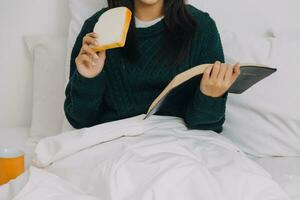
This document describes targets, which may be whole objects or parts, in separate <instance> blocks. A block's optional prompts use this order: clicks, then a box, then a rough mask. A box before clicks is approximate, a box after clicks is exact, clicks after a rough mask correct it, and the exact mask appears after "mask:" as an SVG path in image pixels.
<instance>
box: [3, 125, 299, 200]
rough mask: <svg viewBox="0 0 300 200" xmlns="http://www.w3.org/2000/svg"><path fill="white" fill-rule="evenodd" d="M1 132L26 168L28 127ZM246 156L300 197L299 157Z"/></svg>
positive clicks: (19, 183) (15, 188)
mask: <svg viewBox="0 0 300 200" xmlns="http://www.w3.org/2000/svg"><path fill="white" fill-rule="evenodd" d="M1 133H2V134H1V135H2V136H1V138H0V141H1V142H0V146H5V145H8V146H10V147H16V148H20V149H23V150H24V151H25V158H26V168H27V169H28V168H29V164H30V163H29V162H28V158H32V154H31V153H32V149H26V141H27V140H26V139H28V133H29V129H28V128H14V129H2V130H1ZM3 133H4V134H3ZM27 148H30V146H29V147H28V146H27ZM248 156H249V158H251V159H252V160H254V161H255V162H256V163H258V164H259V165H260V166H262V167H263V168H264V169H265V170H266V171H268V172H269V173H270V174H271V175H272V177H273V179H274V180H275V181H276V182H277V183H278V184H279V185H280V186H282V187H283V189H284V190H285V191H286V192H287V194H288V195H289V197H290V199H291V200H299V199H300V192H299V188H300V157H268V158H259V157H254V156H250V155H248ZM27 181H28V172H26V173H24V174H23V175H22V176H21V177H19V178H18V179H17V180H13V181H11V182H10V183H9V184H6V185H5V186H4V187H2V188H0V194H2V195H4V194H6V195H8V196H10V197H14V196H16V195H17V194H18V193H19V192H20V191H21V189H22V188H23V187H24V185H25V184H26V183H27ZM0 199H1V200H2V199H3V200H4V199H5V198H3V196H1V195H0Z"/></svg>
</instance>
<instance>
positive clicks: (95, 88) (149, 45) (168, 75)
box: [64, 5, 227, 133]
mask: <svg viewBox="0 0 300 200" xmlns="http://www.w3.org/2000/svg"><path fill="white" fill-rule="evenodd" d="M187 9H188V11H189V12H190V13H191V15H192V16H193V17H194V18H195V20H196V22H197V31H196V34H195V36H194V38H193V43H192V46H191V49H190V52H189V54H188V56H187V58H186V59H185V61H184V62H183V63H182V64H180V65H178V66H177V67H172V66H171V67H170V66H166V65H165V64H163V63H165V62H163V60H162V62H159V63H158V62H155V59H154V56H155V55H156V53H157V51H158V50H159V49H160V48H159V47H160V46H161V44H162V39H163V37H162V35H163V33H164V31H166V27H165V24H164V21H163V20H161V21H160V22H158V23H157V24H155V25H153V26H151V27H148V28H137V43H138V49H139V52H140V57H139V58H138V60H136V61H134V62H132V61H129V60H128V59H126V58H125V57H124V56H122V55H123V54H121V50H120V49H112V50H108V51H107V55H106V61H105V66H104V70H103V71H102V72H101V73H100V74H99V75H98V76H97V77H95V78H91V79H89V78H85V77H83V76H81V75H80V74H79V73H78V71H77V70H76V64H75V58H76V57H77V56H78V54H79V51H80V49H81V46H82V39H83V37H84V36H85V35H86V34H87V33H90V32H93V28H94V25H95V24H96V22H97V21H98V18H99V16H100V15H101V14H102V13H103V12H104V11H103V10H101V11H99V12H97V13H96V14H95V15H93V16H92V17H90V18H89V19H87V20H86V21H85V23H84V25H83V27H82V30H81V32H80V34H79V36H78V38H77V40H76V43H75V45H74V48H73V51H72V55H71V66H70V67H71V69H70V80H69V83H68V85H67V88H66V91H65V94H66V100H65V104H64V109H65V114H66V117H67V119H68V120H69V122H70V124H71V125H72V126H73V127H74V128H84V127H91V126H94V125H97V124H101V123H104V122H109V121H114V120H119V119H124V118H128V117H132V116H136V115H140V114H142V113H146V112H147V109H148V107H149V106H150V104H151V102H152V101H153V100H154V99H155V98H156V97H157V96H158V95H159V93H160V92H161V91H162V90H163V89H164V87H165V86H166V85H167V84H168V83H169V81H170V80H171V79H172V78H173V77H174V76H175V75H176V74H178V73H180V72H183V71H185V70H187V69H189V68H191V67H194V66H196V65H199V64H204V63H213V62H215V61H217V60H219V61H221V62H224V55H223V50H222V44H221V40H220V36H219V33H218V30H217V27H216V24H215V22H214V21H213V20H212V19H211V18H210V16H209V15H208V14H207V13H204V12H202V11H200V10H197V9H196V8H194V7H192V6H190V5H188V6H187ZM199 85H200V83H195V85H194V87H192V88H190V89H191V94H192V95H191V96H190V97H186V96H182V99H181V100H180V101H178V102H180V103H177V104H176V103H174V104H171V105H169V106H168V107H165V108H163V109H162V110H161V111H160V112H159V113H157V114H159V115H170V116H178V117H181V118H183V119H184V120H185V122H186V125H187V127H188V128H192V129H202V130H214V131H216V132H218V133H220V132H221V131H222V125H223V123H224V121H225V104H226V98H227V93H226V94H225V95H224V96H223V97H220V98H213V97H208V96H206V95H204V94H202V93H201V91H200V87H199ZM182 102H184V103H182Z"/></svg>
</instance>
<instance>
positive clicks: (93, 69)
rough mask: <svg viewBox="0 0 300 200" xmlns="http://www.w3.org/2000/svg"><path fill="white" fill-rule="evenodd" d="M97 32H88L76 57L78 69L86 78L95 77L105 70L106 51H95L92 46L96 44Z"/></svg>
mask: <svg viewBox="0 0 300 200" xmlns="http://www.w3.org/2000/svg"><path fill="white" fill-rule="evenodd" d="M96 38H97V34H96V33H88V34H87V35H86V36H85V37H84V38H83V42H82V48H81V50H80V53H79V55H78V56H77V58H76V59H75V63H76V67H77V71H78V72H79V73H80V75H82V76H83V77H85V78H94V77H96V76H97V75H98V74H100V73H101V72H102V70H103V67H104V63H105V58H106V53H105V51H101V52H98V53H96V52H94V51H93V50H92V49H91V47H90V46H93V45H94V46H96V45H97V42H96Z"/></svg>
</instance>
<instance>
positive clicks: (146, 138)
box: [14, 115, 289, 200]
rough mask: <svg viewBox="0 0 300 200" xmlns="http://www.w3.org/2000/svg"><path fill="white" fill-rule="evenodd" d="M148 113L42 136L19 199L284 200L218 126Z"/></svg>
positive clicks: (264, 172) (284, 197)
mask: <svg viewBox="0 0 300 200" xmlns="http://www.w3.org/2000/svg"><path fill="white" fill-rule="evenodd" d="M143 117H144V115H140V116H137V117H133V118H129V119H125V120H120V121H116V122H111V123H106V124H102V125H98V126H95V127H92V128H89V129H81V130H76V131H72V132H68V133H64V134H62V135H59V136H55V137H50V138H46V139H43V140H42V141H41V142H40V143H39V144H38V146H37V148H36V151H35V154H36V155H35V159H34V166H32V167H31V168H30V171H29V174H30V176H29V180H28V182H27V184H26V185H25V187H24V188H23V189H22V190H21V192H19V193H18V195H17V196H16V197H15V198H14V200H65V199H72V200H73V199H74V200H77V199H78V200H199V199H201V200H287V199H289V198H288V197H287V195H286V194H285V193H284V192H283V190H282V189H281V188H280V187H279V186H278V185H277V183H275V182H274V181H273V180H272V178H271V176H270V175H269V174H268V173H267V172H266V171H265V170H263V169H262V168H261V167H259V166H258V165H257V164H255V163H254V162H253V161H251V160H249V159H248V158H247V157H246V155H245V154H244V153H243V152H241V151H240V150H239V149H238V148H237V147H236V146H235V145H233V144H232V143H231V142H230V141H228V140H226V139H225V138H224V137H223V136H221V135H219V134H217V133H215V132H213V131H199V130H187V129H186V127H185V125H184V122H183V121H182V120H181V119H180V118H175V117H163V116H152V117H150V118H149V119H147V120H145V121H143V120H142V118H143Z"/></svg>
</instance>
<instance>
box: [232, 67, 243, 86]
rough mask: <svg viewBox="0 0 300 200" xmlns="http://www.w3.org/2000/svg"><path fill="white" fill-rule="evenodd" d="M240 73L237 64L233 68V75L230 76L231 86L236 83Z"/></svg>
mask: <svg viewBox="0 0 300 200" xmlns="http://www.w3.org/2000/svg"><path fill="white" fill-rule="evenodd" d="M240 73H241V67H240V64H239V63H237V64H235V65H234V67H233V74H232V78H231V84H233V83H234V82H235V81H236V79H237V78H238V77H239V75H240Z"/></svg>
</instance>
